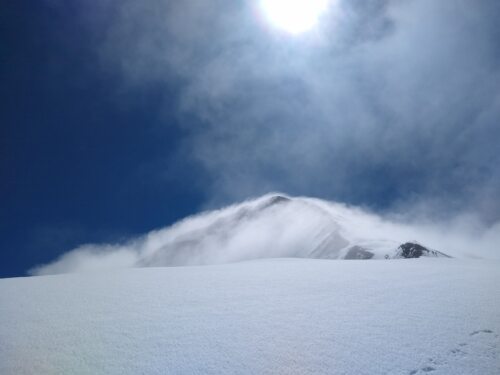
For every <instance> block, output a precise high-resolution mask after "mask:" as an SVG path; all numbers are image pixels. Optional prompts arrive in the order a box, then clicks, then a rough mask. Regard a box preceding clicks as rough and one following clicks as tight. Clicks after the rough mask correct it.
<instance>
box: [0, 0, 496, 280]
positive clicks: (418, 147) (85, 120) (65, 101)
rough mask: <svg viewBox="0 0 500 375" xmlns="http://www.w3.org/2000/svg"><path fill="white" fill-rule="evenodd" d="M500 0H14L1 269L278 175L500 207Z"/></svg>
mask: <svg viewBox="0 0 500 375" xmlns="http://www.w3.org/2000/svg"><path fill="white" fill-rule="evenodd" d="M499 16H500V5H499V3H498V2H497V1H493V0H483V1H479V2H470V1H461V0H443V1H440V2H435V1H430V0H422V1H416V0H405V1H390V0H373V1H368V2H366V1H339V2H336V4H335V6H332V8H331V11H330V12H329V13H328V14H327V15H325V16H324V17H323V19H322V20H321V23H320V24H319V25H318V27H317V29H316V30H314V31H313V32H310V33H306V34H304V35H301V36H294V37H292V36H290V35H287V34H286V33H283V32H280V31H278V30H274V29H273V28H271V27H269V25H266V24H265V22H264V21H263V20H262V19H261V17H259V14H258V12H256V7H255V2H252V1H239V2H234V1H229V0H215V1H211V2H208V1H195V0H190V1H182V2H179V1H177V2H174V1H165V0H148V1H143V2H140V3H138V2H136V1H132V0H130V1H129V0H125V1H115V0H107V1H101V2H70V3H68V2H64V1H56V0H52V1H49V0H47V1H36V2H29V3H27V2H10V3H9V4H7V5H4V6H3V7H2V12H1V14H0V26H1V29H0V32H1V35H2V37H1V40H2V43H1V44H0V56H1V60H0V79H1V85H0V95H1V100H0V105H1V112H0V116H1V118H0V123H1V126H0V132H1V133H0V135H1V159H0V163H1V164H0V180H1V184H0V189H1V190H0V194H1V200H2V204H1V206H2V210H1V213H0V215H1V216H0V225H1V233H2V236H1V238H0V251H1V256H2V261H1V262H0V277H7V276H15V275H22V274H24V272H25V271H26V270H27V269H29V268H31V267H32V266H34V265H36V264H40V263H45V262H47V261H49V260H51V259H53V258H54V257H56V256H58V255H60V254H62V253H63V252H65V251H67V250H69V249H72V248H74V247H76V246H78V245H80V244H83V243H92V242H114V241H120V240H121V239H124V238H128V237H130V236H134V235H137V234H141V233H144V232H147V231H148V230H151V229H154V228H159V227H163V226H165V225H168V224H171V223H172V222H174V221H176V220H178V219H180V218H183V217H185V216H186V215H189V214H193V213H196V212H198V211H199V210H201V209H206V208H210V207H214V206H220V205H222V204H225V203H228V202H233V201H238V200H241V199H244V198H247V197H250V196H256V195H259V194H264V193H267V192H269V191H284V192H286V193H289V194H300V195H309V196H317V197H321V198H326V199H331V200H338V201H342V202H347V203H351V204H356V205H363V206H367V207H370V208H371V209H374V210H376V211H381V212H397V213H404V214H405V215H415V216H422V217H429V218H432V219H436V220H437V219H446V218H447V217H452V216H454V215H457V214H462V213H467V214H471V215H474V216H475V217H477V218H478V221H479V222H481V223H482V224H483V225H484V226H491V225H493V224H494V223H495V222H497V221H498V220H500V202H499V199H498V196H499V194H500V170H499V168H498V165H500V164H499V163H500V156H499V154H500V153H499V152H498V147H499V146H498V145H499V144H500V126H499V120H500V89H499V87H500V49H499V47H498V40H500V26H498V17H499Z"/></svg>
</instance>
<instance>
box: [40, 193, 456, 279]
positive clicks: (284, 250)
mask: <svg viewBox="0 0 500 375" xmlns="http://www.w3.org/2000/svg"><path fill="white" fill-rule="evenodd" d="M408 238H415V233H414V232H412V231H411V230H410V229H409V228H407V227H405V226H403V225H399V224H395V223H392V222H389V221H387V220H384V219H382V218H381V217H380V216H377V215H375V214H370V213H368V212H366V211H364V210H362V209H360V208H355V207H349V206H346V205H343V204H340V203H334V202H327V201H324V200H320V199H312V198H304V197H297V198H295V197H289V196H286V195H283V194H269V195H265V196H263V197H261V198H258V199H254V200H248V201H245V202H243V203H239V204H235V205H232V206H229V207H226V208H223V209H220V210H214V211H208V212H204V213H201V214H198V215H195V216H192V217H189V218H186V219H184V220H182V221H180V222H178V223H175V224H174V225H172V226H170V227H167V228H164V229H161V230H156V231H152V232H150V233H148V234H147V235H145V236H143V237H140V238H137V239H134V240H130V241H128V242H126V243H123V244H118V245H84V246H81V247H79V248H77V249H74V250H72V251H70V252H69V253H67V254H65V255H63V256H62V257H61V258H60V259H58V260H56V261H55V262H54V263H51V264H49V265H47V266H42V267H38V268H36V269H35V270H33V271H32V273H34V274H50V273H65V272H80V271H86V270H95V269H103V268H124V267H162V266H186V265H207V264H221V263H232V262H239V261H245V260H253V259H262V258H314V259H348V260H351V259H384V258H385V259H393V258H395V259H397V258H418V257H421V256H430V257H447V255H446V254H444V253H442V252H440V251H437V250H433V249H431V248H428V247H426V246H424V245H421V244H420V243H418V242H416V241H411V242H409V241H408ZM419 240H421V239H419Z"/></svg>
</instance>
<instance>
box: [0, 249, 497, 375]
mask: <svg viewBox="0 0 500 375" xmlns="http://www.w3.org/2000/svg"><path fill="white" fill-rule="evenodd" d="M499 286H500V262H498V261H483V260H459V259H441V258H440V259H431V258H427V259H412V260H374V261H357V260H353V261H338V260H316V259H265V260H256V261H249V262H242V263H233V264H226V265H216V266H194V267H174V268H138V269H127V270H115V271H112V272H106V273H104V272H103V273H87V274H68V275H56V276H43V277H29V278H17V279H3V280H0V374H2V375H10V374H12V375H14V374H15V375H22V374H51V375H52V374H356V375H361V374H370V375H373V374H408V375H409V374H412V375H413V374H429V373H430V374H432V375H434V374H435V375H437V374H453V375H460V374H467V375H473V374H478V375H498V374H500V340H499V333H500V288H499Z"/></svg>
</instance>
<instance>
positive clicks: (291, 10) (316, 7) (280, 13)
mask: <svg viewBox="0 0 500 375" xmlns="http://www.w3.org/2000/svg"><path fill="white" fill-rule="evenodd" d="M327 7H328V0H260V8H261V10H262V11H263V13H264V15H265V16H266V18H267V19H268V21H269V22H270V23H271V24H272V25H273V26H275V27H277V28H280V29H282V30H285V31H287V32H289V33H291V34H301V33H303V32H306V31H308V30H310V29H312V28H313V27H314V26H315V25H316V24H317V23H318V20H319V18H320V16H321V14H322V13H324V12H325V11H326V9H327Z"/></svg>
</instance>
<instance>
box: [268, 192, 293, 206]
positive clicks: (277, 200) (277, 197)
mask: <svg viewBox="0 0 500 375" xmlns="http://www.w3.org/2000/svg"><path fill="white" fill-rule="evenodd" d="M284 202H290V198H287V197H284V196H282V195H275V196H274V197H271V198H269V201H268V202H267V204H266V207H269V206H274V205H275V204H278V203H284Z"/></svg>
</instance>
